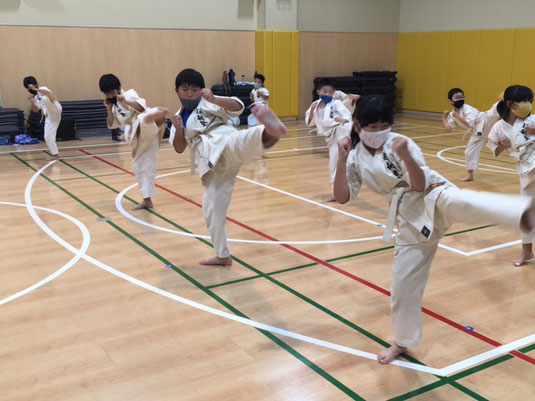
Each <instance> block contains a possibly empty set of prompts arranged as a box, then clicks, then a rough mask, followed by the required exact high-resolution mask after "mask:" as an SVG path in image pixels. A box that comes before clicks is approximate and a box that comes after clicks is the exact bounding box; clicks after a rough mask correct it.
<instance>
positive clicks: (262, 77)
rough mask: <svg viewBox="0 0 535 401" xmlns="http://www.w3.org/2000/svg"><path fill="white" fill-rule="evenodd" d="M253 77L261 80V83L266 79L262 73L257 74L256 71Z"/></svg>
mask: <svg viewBox="0 0 535 401" xmlns="http://www.w3.org/2000/svg"><path fill="white" fill-rule="evenodd" d="M254 79H259V80H260V81H262V83H264V82H265V81H266V77H265V76H263V75H262V74H258V73H256V72H255V73H254Z"/></svg>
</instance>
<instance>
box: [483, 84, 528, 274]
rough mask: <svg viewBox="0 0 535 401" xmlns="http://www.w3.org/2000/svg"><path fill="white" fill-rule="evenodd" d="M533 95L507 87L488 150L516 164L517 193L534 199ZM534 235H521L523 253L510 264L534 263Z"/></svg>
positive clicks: (520, 88)
mask: <svg viewBox="0 0 535 401" xmlns="http://www.w3.org/2000/svg"><path fill="white" fill-rule="evenodd" d="M532 103H533V92H532V90H531V89H530V88H528V87H526V86H521V85H513V86H510V87H508V88H507V89H506V90H505V92H504V94H503V100H502V101H500V102H499V103H498V112H499V113H500V116H501V117H502V120H500V121H498V122H497V123H496V124H495V125H494V126H493V127H492V129H491V131H490V134H489V143H488V145H487V146H488V147H489V149H490V150H492V152H493V153H494V155H495V156H498V155H500V153H502V152H503V151H504V150H506V151H507V152H508V153H509V155H510V156H511V157H513V158H514V159H515V160H516V161H517V169H518V175H519V176H520V193H521V194H522V195H525V196H531V197H533V196H535V143H534V142H535V116H534V115H533V114H531V106H532ZM533 240H534V238H533V235H531V234H528V233H523V234H522V253H521V255H520V258H519V259H517V260H515V261H513V264H514V265H515V266H522V265H523V264H524V263H526V262H527V261H528V260H530V259H533V249H532V248H533Z"/></svg>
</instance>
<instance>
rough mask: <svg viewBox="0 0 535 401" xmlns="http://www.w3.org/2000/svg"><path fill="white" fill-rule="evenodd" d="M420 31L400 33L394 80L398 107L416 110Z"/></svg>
mask: <svg viewBox="0 0 535 401" xmlns="http://www.w3.org/2000/svg"><path fill="white" fill-rule="evenodd" d="M421 37H422V34H421V33H400V34H399V35H398V52H397V60H396V68H397V71H398V74H397V77H398V80H397V82H396V86H397V95H398V98H397V99H398V107H400V108H403V109H411V110H416V109H417V108H418V70H419V66H420V45H421Z"/></svg>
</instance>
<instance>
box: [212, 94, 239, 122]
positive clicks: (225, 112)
mask: <svg viewBox="0 0 535 401" xmlns="http://www.w3.org/2000/svg"><path fill="white" fill-rule="evenodd" d="M215 97H219V98H224V97H225V96H215ZM229 99H233V100H235V101H237V102H238V103H239V104H240V106H241V108H240V109H239V110H238V111H230V110H227V109H224V108H223V107H221V110H220V111H219V112H220V113H221V115H223V116H224V117H226V118H228V119H230V118H234V117H239V116H240V115H241V113H243V109H244V108H245V106H244V105H243V102H242V101H241V100H240V99H239V98H238V97H236V96H230V97H229Z"/></svg>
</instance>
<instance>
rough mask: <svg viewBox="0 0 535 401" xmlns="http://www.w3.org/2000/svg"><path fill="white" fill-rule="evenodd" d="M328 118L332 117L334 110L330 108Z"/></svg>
mask: <svg viewBox="0 0 535 401" xmlns="http://www.w3.org/2000/svg"><path fill="white" fill-rule="evenodd" d="M329 118H334V110H333V109H332V108H331V112H330V114H329Z"/></svg>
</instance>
